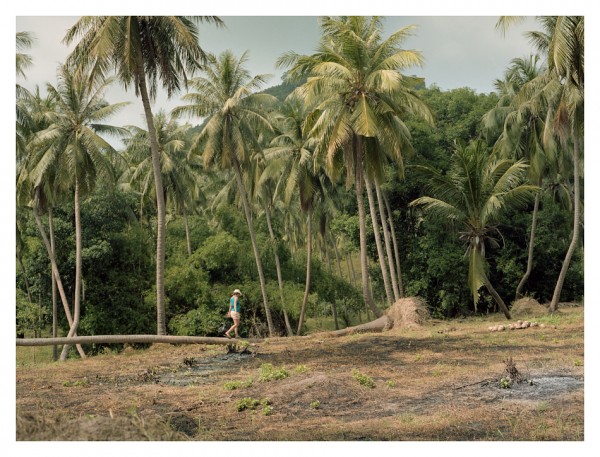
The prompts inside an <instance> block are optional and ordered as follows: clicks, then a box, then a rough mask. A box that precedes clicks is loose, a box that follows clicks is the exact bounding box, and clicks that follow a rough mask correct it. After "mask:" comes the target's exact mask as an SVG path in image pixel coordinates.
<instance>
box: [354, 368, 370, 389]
mask: <svg viewBox="0 0 600 457" xmlns="http://www.w3.org/2000/svg"><path fill="white" fill-rule="evenodd" d="M352 377H353V378H354V379H356V380H357V381H358V383H359V384H360V385H361V386H365V387H368V388H370V389H373V388H374V387H375V381H373V378H371V377H370V376H367V375H364V374H362V373H361V372H360V371H358V370H353V371H352Z"/></svg>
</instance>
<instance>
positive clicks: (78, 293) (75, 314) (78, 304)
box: [60, 177, 81, 362]
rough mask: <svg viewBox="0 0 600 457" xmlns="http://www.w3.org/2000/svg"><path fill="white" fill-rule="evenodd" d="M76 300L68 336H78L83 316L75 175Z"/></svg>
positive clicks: (62, 356) (63, 357) (67, 346)
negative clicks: (80, 319)
mask: <svg viewBox="0 0 600 457" xmlns="http://www.w3.org/2000/svg"><path fill="white" fill-rule="evenodd" d="M74 200H75V201H74V206H75V300H74V304H73V324H72V325H71V328H70V329H69V333H68V334H67V337H73V336H77V327H79V318H80V317H81V220H80V217H79V216H80V208H79V181H78V179H77V177H75V197H74ZM70 347H71V345H70V344H65V345H64V346H63V349H62V352H61V353H60V360H61V361H63V362H64V361H65V360H66V359H67V354H68V353H69V349H70Z"/></svg>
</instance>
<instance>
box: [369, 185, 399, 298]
mask: <svg viewBox="0 0 600 457" xmlns="http://www.w3.org/2000/svg"><path fill="white" fill-rule="evenodd" d="M375 192H376V194H377V206H378V207H379V216H380V218H381V227H382V229H383V240H384V242H385V251H386V254H387V259H388V267H389V268H390V278H391V280H392V291H393V292H394V303H395V302H397V301H398V300H399V299H400V290H399V289H398V282H397V281H396V278H397V277H396V268H395V267H394V260H393V254H392V244H391V242H390V233H389V232H388V227H387V222H386V220H387V217H386V210H385V205H384V203H383V198H382V197H381V189H380V187H379V184H378V183H377V181H375Z"/></svg>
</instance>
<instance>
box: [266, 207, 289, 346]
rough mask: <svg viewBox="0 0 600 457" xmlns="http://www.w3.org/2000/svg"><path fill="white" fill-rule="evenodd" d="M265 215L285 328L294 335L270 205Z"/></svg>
mask: <svg viewBox="0 0 600 457" xmlns="http://www.w3.org/2000/svg"><path fill="white" fill-rule="evenodd" d="M265 217H266V219H267V227H268V228H269V236H270V237H271V241H272V242H273V245H274V246H275V270H276V271H277V284H278V285H279V296H280V298H281V311H282V312H283V320H284V321H285V329H286V331H287V334H288V336H294V331H293V330H292V326H291V324H290V319H289V317H288V314H287V311H286V309H285V299H284V297H283V278H282V276H281V264H280V263H279V254H277V247H276V246H277V243H276V240H275V232H273V226H272V225H271V212H270V211H269V205H268V204H265Z"/></svg>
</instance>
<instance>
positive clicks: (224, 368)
mask: <svg viewBox="0 0 600 457" xmlns="http://www.w3.org/2000/svg"><path fill="white" fill-rule="evenodd" d="M253 357H255V354H254V353H252V352H230V353H228V354H219V355H215V356H213V357H194V358H187V359H184V362H183V364H182V366H181V367H180V368H179V369H177V370H175V371H172V370H171V371H168V372H164V373H160V374H159V375H158V377H157V382H159V383H161V384H168V385H172V386H189V385H199V384H207V383H211V382H213V380H212V379H211V376H214V375H221V374H224V373H231V372H236V371H238V370H239V369H240V368H241V367H242V366H243V365H244V362H245V361H248V360H249V359H251V358H253Z"/></svg>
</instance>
